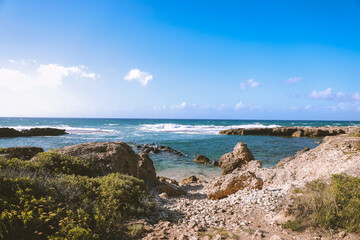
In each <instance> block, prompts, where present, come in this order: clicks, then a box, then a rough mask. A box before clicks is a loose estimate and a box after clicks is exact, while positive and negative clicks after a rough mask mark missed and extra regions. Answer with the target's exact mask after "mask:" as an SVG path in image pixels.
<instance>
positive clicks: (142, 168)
mask: <svg viewBox="0 0 360 240" xmlns="http://www.w3.org/2000/svg"><path fill="white" fill-rule="evenodd" d="M56 151H58V152H59V153H61V154H66V155H70V156H76V157H81V158H85V159H95V160H99V164H101V165H103V169H104V171H105V172H109V173H110V172H118V173H122V174H127V175H130V176H134V177H137V178H140V179H143V180H144V181H145V183H146V184H148V185H149V186H155V185H156V184H157V182H158V180H157V178H156V173H155V169H154V164H153V161H152V160H151V158H150V157H149V156H148V155H147V154H142V153H141V154H136V153H135V152H134V150H133V149H132V148H131V147H130V146H129V145H128V144H126V143H125V142H89V143H82V144H77V145H72V146H67V147H64V148H60V149H57V150H56Z"/></svg>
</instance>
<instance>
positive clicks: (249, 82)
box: [240, 78, 259, 90]
mask: <svg viewBox="0 0 360 240" xmlns="http://www.w3.org/2000/svg"><path fill="white" fill-rule="evenodd" d="M257 86H259V83H258V82H256V81H255V80H254V79H253V78H250V79H249V80H247V81H246V82H243V83H240V89H241V90H245V89H247V88H248V87H250V88H256V87H257Z"/></svg>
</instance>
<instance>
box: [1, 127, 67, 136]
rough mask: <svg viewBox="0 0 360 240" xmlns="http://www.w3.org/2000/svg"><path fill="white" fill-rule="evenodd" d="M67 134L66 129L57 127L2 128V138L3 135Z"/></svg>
mask: <svg viewBox="0 0 360 240" xmlns="http://www.w3.org/2000/svg"><path fill="white" fill-rule="evenodd" d="M64 134H67V133H66V131H65V130H64V129H57V128H31V129H24V130H21V131H17V130H15V129H14V128H0V138H3V137H35V136H59V135H64Z"/></svg>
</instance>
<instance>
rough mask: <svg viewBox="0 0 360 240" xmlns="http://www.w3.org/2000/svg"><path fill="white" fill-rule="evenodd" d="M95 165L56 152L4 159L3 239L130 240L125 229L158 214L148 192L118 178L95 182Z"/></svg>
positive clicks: (0, 186)
mask: <svg viewBox="0 0 360 240" xmlns="http://www.w3.org/2000/svg"><path fill="white" fill-rule="evenodd" d="M62 160H63V162H62ZM92 164H93V163H92V162H89V161H85V160H83V159H80V158H69V157H68V156H64V155H60V154H58V153H53V152H51V153H47V154H43V153H41V154H40V158H39V157H38V158H37V160H36V161H34V162H30V161H21V160H18V159H11V160H6V159H0V214H1V215H0V239H84V240H85V239H86V240H88V239H109V238H110V239H113V238H118V239H123V238H125V236H126V231H128V229H127V228H126V227H125V223H126V222H127V221H129V220H130V219H132V218H136V217H140V216H146V215H148V214H149V213H150V211H151V210H152V209H153V203H152V202H151V199H150V196H149V194H148V191H147V187H146V185H145V184H144V182H143V181H142V180H140V179H137V178H134V177H131V176H126V175H121V174H118V173H111V174H108V175H105V176H97V177H91V176H94V175H95V176H96V175H97V174H96V171H95V169H96V167H94V166H92ZM76 174H77V175H76Z"/></svg>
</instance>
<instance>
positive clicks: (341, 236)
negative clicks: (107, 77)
mask: <svg viewBox="0 0 360 240" xmlns="http://www.w3.org/2000/svg"><path fill="white" fill-rule="evenodd" d="M338 236H339V237H340V238H344V237H346V232H345V231H341V232H339V234H338Z"/></svg>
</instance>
